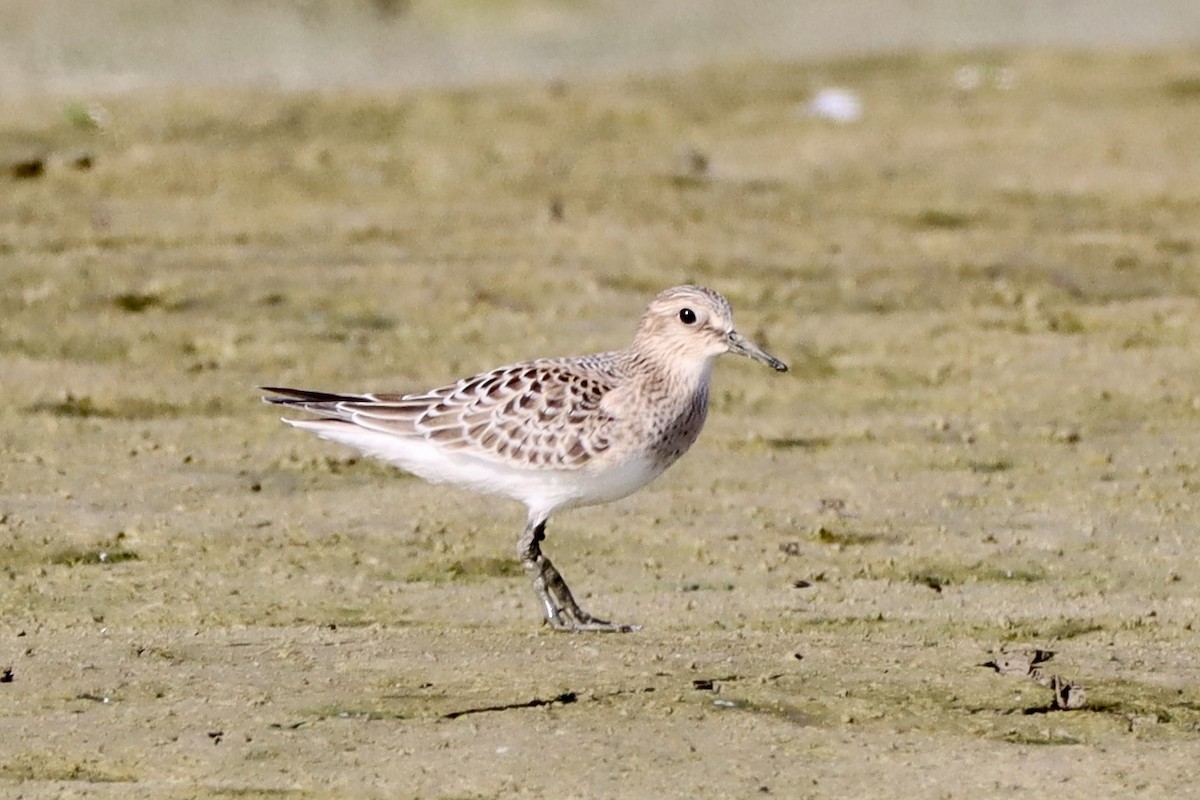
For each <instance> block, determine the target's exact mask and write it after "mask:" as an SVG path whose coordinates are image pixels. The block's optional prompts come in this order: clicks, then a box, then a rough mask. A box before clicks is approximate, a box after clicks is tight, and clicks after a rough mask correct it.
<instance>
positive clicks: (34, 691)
mask: <svg viewBox="0 0 1200 800" xmlns="http://www.w3.org/2000/svg"><path fill="white" fill-rule="evenodd" d="M972 64H974V65H978V66H979V67H980V69H979V71H978V72H977V73H974V74H975V75H977V76H978V77H979V78H980V83H979V85H978V86H977V87H975V88H961V87H958V88H956V75H957V76H958V78H959V79H960V80H961V79H962V78H963V75H962V74H960V73H959V70H960V68H961V67H963V66H964V65H968V66H969V65H972ZM968 77H969V76H968ZM826 84H831V85H841V86H847V87H850V88H853V89H854V90H856V91H857V92H859V94H860V96H861V98H862V100H863V103H864V107H865V110H866V113H865V117H864V119H863V120H862V121H861V122H860V123H858V124H856V125H846V126H839V125H834V124H831V123H827V122H823V121H821V120H818V119H813V118H812V117H810V116H807V115H806V114H805V113H804V112H803V106H804V103H805V102H806V100H807V98H808V97H809V96H810V95H811V92H812V91H813V90H814V89H815V88H818V87H819V86H822V85H826ZM964 85H965V84H964ZM102 103H103V107H102V108H89V107H83V106H69V107H67V108H65V109H64V107H63V105H64V104H63V103H62V102H57V101H52V100H49V99H45V100H40V101H29V102H24V103H22V104H20V105H17V104H15V103H12V102H10V103H9V104H7V105H3V106H0V164H3V165H4V171H3V173H2V174H0V197H2V199H0V274H2V275H3V277H4V280H3V282H2V284H0V383H2V385H3V395H4V403H3V406H2V408H0V453H2V455H0V565H2V566H3V570H0V669H4V668H8V669H9V671H8V672H7V674H6V675H5V676H4V681H3V682H0V731H2V732H3V733H2V734H0V737H2V741H3V746H2V747H0V793H3V794H5V795H6V796H14V797H15V796H20V797H25V798H35V797H61V796H88V797H123V798H124V797H154V798H172V797H180V798H183V797H235V796H236V797H277V796H295V797H405V796H413V797H444V798H456V797H482V798H488V797H512V796H528V797H747V796H751V795H759V794H762V795H764V796H781V797H814V798H818V797H820V798H824V797H867V796H881V795H886V796H889V797H895V798H917V797H920V798H928V797H965V796H971V797H998V796H1012V795H1014V794H1015V793H1020V794H1021V796H1023V797H1041V796H1054V797H1105V796H1108V797H1118V796H1120V797H1130V796H1138V797H1186V796H1189V795H1190V796H1195V792H1196V789H1195V782H1194V779H1195V764H1196V763H1200V739H1198V738H1197V729H1198V727H1200V689H1198V688H1197V687H1198V686H1200V662H1198V661H1197V659H1196V653H1197V649H1198V646H1200V634H1198V633H1197V632H1196V630H1195V627H1196V623H1197V614H1198V608H1200V603H1198V600H1200V569H1198V567H1200V564H1198V563H1197V562H1198V556H1197V553H1198V552H1200V550H1198V548H1197V542H1196V536H1197V529H1198V527H1200V526H1198V524H1197V523H1198V522H1200V512H1198V510H1197V497H1198V490H1200V456H1198V455H1197V454H1198V453H1200V434H1198V433H1197V423H1198V422H1200V353H1198V352H1197V348H1196V347H1195V345H1194V342H1195V340H1196V338H1197V335H1198V334H1200V292H1198V290H1200V261H1198V259H1200V190H1198V188H1197V187H1200V137H1197V136H1196V131H1197V130H1200V57H1197V56H1196V55H1195V54H1187V53H1184V54H1176V55H1122V56H1096V55H1079V54H1068V53H1048V52H1015V53H996V54H990V55H988V56H960V57H949V56H947V57H938V58H932V57H930V58H918V57H895V58H883V59H869V60H857V61H845V62H836V63H828V64H820V65H811V64H809V65H791V66H770V65H751V66H745V67H740V68H722V69H710V70H706V71H701V72H696V73H692V74H688V75H684V76H678V77H664V78H655V79H640V80H639V79H627V80H619V81H618V80H612V81H595V82H590V83H578V84H563V83H558V84H554V85H540V84H538V85H526V86H510V87H501V88H488V89H480V90H461V91H453V92H444V91H421V92H412V93H405V94H383V93H378V94H368V93H358V94H355V93H340V94H334V93H321V94H262V93H255V94H250V93H244V92H228V93H226V92H221V93H217V92H213V93H206V92H162V93H137V94H131V95H124V96H119V97H113V98H110V99H106V100H104V101H102ZM33 162H40V164H41V170H40V171H37V170H33V172H35V173H37V174H30V172H31V170H30V169H29V168H28V165H29V164H30V163H33ZM684 281H694V282H700V283H704V284H708V285H711V286H713V287H714V288H717V289H719V290H720V291H722V292H724V293H725V294H726V295H727V296H728V297H729V298H730V300H731V301H732V302H733V305H734V308H735V310H736V312H737V315H738V321H739V323H740V327H741V328H742V329H743V331H744V332H746V333H747V334H748V335H750V336H751V337H752V338H755V339H756V340H758V341H760V342H761V343H762V344H764V346H766V347H768V349H770V350H772V352H775V353H777V354H779V355H780V356H781V357H783V358H785V359H786V360H788V361H789V362H790V363H791V364H792V366H793V371H792V372H791V373H789V374H787V375H782V376H778V375H774V374H773V373H771V372H770V371H769V370H766V369H763V368H762V367H761V366H760V365H756V364H752V363H750V362H747V361H743V360H735V359H726V360H725V361H723V362H722V363H720V364H719V365H718V370H717V375H716V379H715V380H716V384H715V389H714V405H713V408H712V411H711V413H710V419H709V424H708V427H707V429H706V430H705V433H704V435H703V436H702V437H701V439H700V441H699V443H698V444H697V445H696V447H695V448H694V450H693V451H692V452H691V453H689V454H688V456H687V457H686V458H685V459H684V460H683V461H681V462H680V463H679V464H678V465H677V466H676V467H674V468H673V469H672V470H671V471H670V472H668V473H667V474H666V475H665V476H664V477H663V478H661V479H660V480H659V481H658V482H656V483H654V484H652V485H651V486H649V487H647V488H646V489H644V490H643V491H641V492H640V493H638V494H636V495H635V496H633V497H631V498H628V499H626V500H624V501H621V502H619V503H615V504H612V505H609V506H605V507H600V508H592V509H583V510H579V511H575V512H571V513H564V514H562V515H559V516H558V517H557V518H556V519H555V520H553V522H552V524H551V527H550V529H549V538H548V542H547V552H548V553H549V554H551V555H552V557H553V558H554V559H555V561H556V562H557V563H558V564H559V566H560V567H561V568H562V569H563V571H564V573H565V574H566V575H567V576H568V578H570V579H571V582H572V584H573V586H575V587H576V588H577V589H578V590H579V591H580V592H581V594H582V595H583V596H584V599H585V600H586V605H588V606H589V607H590V608H592V609H594V610H595V611H596V612H598V613H601V614H611V615H612V616H613V617H615V618H618V619H620V620H621V621H630V622H641V623H643V624H644V625H645V629H644V630H643V631H642V632H640V633H637V634H633V635H578V636H576V635H561V634H554V633H551V632H549V631H548V630H546V629H545V628H543V627H541V626H540V625H539V612H538V608H537V606H536V603H535V599H534V596H533V593H532V591H531V590H530V588H529V586H528V585H527V582H526V579H525V578H524V576H523V575H521V574H520V570H519V569H518V568H517V566H516V564H515V563H514V561H513V559H512V556H513V554H514V545H515V541H516V538H517V535H518V533H519V531H520V527H521V523H522V512H521V509H519V508H518V507H516V506H515V505H510V504H508V503H500V502H496V501H493V500H490V499H487V498H480V497H475V496H472V495H466V494H461V493H458V492H455V491H454V490H451V489H448V488H445V487H430V486H427V485H425V484H423V483H421V482H419V481H417V480H414V479H411V478H406V477H404V476H402V475H400V474H399V473H396V472H394V471H391V470H389V469H386V468H384V467H381V466H377V465H374V464H371V463H368V462H365V461H360V460H357V459H356V458H354V456H353V454H352V453H350V452H348V451H345V450H342V449H338V448H336V447H334V446H330V445H326V444H323V443H321V442H318V441H316V440H313V439H311V438H309V437H306V436H304V435H302V434H301V433H299V432H297V431H292V430H288V429H286V428H284V426H282V425H280V424H279V423H278V422H277V421H276V419H277V414H275V413H274V412H273V410H272V409H269V408H267V407H264V406H262V405H260V404H259V402H258V397H257V391H256V389H255V387H256V386H258V385H260V384H284V385H302V386H311V387H313V388H331V389H363V390H370V389H392V390H395V389H413V388H424V387H426V386H431V385H438V384H441V383H443V382H445V381H447V380H448V379H451V378H456V377H459V376H460V375H463V374H468V373H470V372H472V371H475V370H479V369H483V368H487V367H492V366H495V365H498V364H501V363H505V362H507V361H512V360H517V359H520V358H525V357H530V356H537V355H559V354H568V353H577V352H586V351H590V350H601V349H607V348H612V347H618V346H622V345H623V344H624V343H625V342H626V341H627V340H628V338H629V336H630V334H631V333H632V330H633V327H634V325H635V323H636V319H637V317H638V315H639V314H640V311H641V308H642V306H643V304H644V302H645V301H646V299H647V298H648V297H649V296H650V295H652V294H653V293H654V292H656V291H657V290H659V289H661V288H663V287H665V286H669V285H672V284H676V283H680V282H684ZM1001 647H1005V648H1009V649H1020V648H1030V647H1033V648H1043V649H1049V650H1053V651H1056V653H1057V655H1056V657H1055V659H1054V660H1053V662H1051V664H1050V665H1048V666H1052V667H1053V671H1054V672H1055V674H1059V675H1061V676H1063V677H1064V678H1066V679H1068V680H1069V681H1071V682H1073V683H1074V684H1076V685H1077V686H1079V687H1082V689H1083V690H1084V691H1085V692H1086V700H1085V704H1084V706H1083V707H1082V708H1079V709H1075V710H1070V711H1053V710H1050V705H1051V699H1052V694H1051V692H1050V690H1049V689H1047V688H1046V687H1045V686H1043V685H1040V684H1038V683H1036V682H1034V681H1030V680H1024V679H1020V678H1014V677H1010V676H1005V675H998V674H996V673H995V672H993V671H991V670H988V669H984V668H981V667H979V666H978V665H979V664H981V663H984V662H986V661H988V660H991V659H992V658H993V657H994V651H995V650H997V649H998V648H1001Z"/></svg>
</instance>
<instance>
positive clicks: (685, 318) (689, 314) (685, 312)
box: [679, 308, 696, 325]
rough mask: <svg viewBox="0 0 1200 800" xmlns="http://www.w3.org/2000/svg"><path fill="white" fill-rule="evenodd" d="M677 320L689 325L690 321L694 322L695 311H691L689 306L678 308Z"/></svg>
mask: <svg viewBox="0 0 1200 800" xmlns="http://www.w3.org/2000/svg"><path fill="white" fill-rule="evenodd" d="M679 321H680V322H682V323H683V324H684V325H691V324H692V323H694V322H695V321H696V312H695V311H692V310H691V309H690V308H683V309H680V310H679Z"/></svg>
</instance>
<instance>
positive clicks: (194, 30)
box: [0, 0, 1200, 95]
mask: <svg viewBox="0 0 1200 800" xmlns="http://www.w3.org/2000/svg"><path fill="white" fill-rule="evenodd" d="M1196 42H1200V3H1197V2H1194V0H1147V1H1146V2H1129V1H1128V0H1052V1H1048V0H1042V1H1041V2H1039V0H858V1H857V2H845V0H805V1H804V2H792V1H791V0H750V1H749V2H737V3H731V2H726V0H595V1H594V2H583V1H582V0H294V2H278V1H277V0H276V1H273V0H210V1H209V2H202V3H195V2H181V0H108V2H102V3H97V2H93V1H92V0H4V3H3V15H2V18H0V92H2V93H5V94H9V95H13V94H22V93H40V92H54V93H79V92H102V93H109V92H117V91H123V90H130V89H137V88H145V87H155V86H174V85H193V86H195V85H201V86H258V87H263V88H271V87H278V88H284V89H313V88H330V87H339V86H357V87H398V86H413V85H454V84H471V83H477V82H494V81H509V80H521V79H529V78H547V79H554V78H568V77H579V76H583V75H598V74H613V73H626V72H659V71H664V70H675V69H681V68H688V67H694V66H698V65H702V64H708V63H713V62H727V61H739V60H759V59H763V58H766V59H786V60H797V59H799V60H803V59H815V58H823V57H830V56H843V55H861V54H870V53H885V52H895V51H904V50H914V49H918V50H965V49H978V48H997V47H1010V46H1054V47H1080V48H1092V47H1104V48H1114V47H1116V48H1123V49H1144V48H1147V47H1158V46H1185V45H1189V44H1194V43H1196Z"/></svg>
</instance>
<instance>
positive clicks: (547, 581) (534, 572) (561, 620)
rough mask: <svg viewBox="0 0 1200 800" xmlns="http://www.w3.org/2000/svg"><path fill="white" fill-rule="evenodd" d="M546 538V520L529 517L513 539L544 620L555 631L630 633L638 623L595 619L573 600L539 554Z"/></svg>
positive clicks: (553, 569)
mask: <svg viewBox="0 0 1200 800" xmlns="http://www.w3.org/2000/svg"><path fill="white" fill-rule="evenodd" d="M545 538H546V520H545V519H532V518H531V519H530V520H529V523H528V524H527V525H526V526H525V533H524V534H522V536H521V540H520V541H519V542H517V554H518V555H519V556H520V559H521V566H522V567H524V568H525V574H526V575H528V576H529V577H530V578H532V579H533V590H534V591H535V592H537V596H538V600H540V601H542V608H543V609H544V610H545V612H546V622H548V623H549V624H550V627H552V628H554V629H555V630H559V631H610V632H616V633H630V632H632V631H636V630H638V629H640V627H641V626H640V625H617V624H614V623H612V622H608V621H606V620H602V619H597V618H596V617H593V616H592V615H591V614H589V613H587V612H586V611H584V610H583V609H582V608H580V607H579V604H578V603H576V602H575V597H574V596H573V595H572V594H571V590H570V589H569V588H568V587H567V582H566V581H565V580H563V576H562V574H560V573H559V571H558V570H557V569H556V568H555V567H554V565H553V564H551V563H550V559H548V558H546V556H544V555H542V540H543V539H545Z"/></svg>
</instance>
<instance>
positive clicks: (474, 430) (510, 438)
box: [264, 359, 616, 469]
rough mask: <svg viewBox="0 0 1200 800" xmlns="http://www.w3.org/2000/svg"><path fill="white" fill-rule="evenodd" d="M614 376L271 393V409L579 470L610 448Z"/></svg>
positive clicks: (542, 369)
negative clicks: (406, 390) (403, 390)
mask: <svg viewBox="0 0 1200 800" xmlns="http://www.w3.org/2000/svg"><path fill="white" fill-rule="evenodd" d="M614 386H615V381H614V377H613V375H612V374H611V372H609V371H607V370H605V369H602V368H599V367H598V365H595V364H593V365H591V366H590V367H588V366H582V365H581V364H580V362H578V361H566V360H561V359H560V360H545V361H531V362H525V363H522V364H514V365H512V366H508V367H501V368H499V369H495V370H492V371H491V372H485V373H482V374H479V375H475V376H474V377H471V378H465V379H463V380H461V381H459V382H458V383H456V384H453V385H451V386H444V387H442V388H440V389H433V390H431V391H428V392H423V393H420V394H409V395H388V394H362V395H342V394H327V393H322V392H308V391H304V390H297V389H281V388H271V389H268V390H267V391H271V392H275V393H276V394H277V395H280V396H279V397H270V398H264V399H265V400H267V401H268V402H271V403H277V404H280V405H286V406H289V407H293V408H299V409H302V410H304V411H308V412H311V413H314V414H317V415H320V416H321V417H324V418H325V419H334V420H341V421H344V422H348V423H352V424H354V425H358V426H360V427H363V428H367V429H369V430H373V431H378V432H380V433H385V434H389V435H392V436H400V437H409V436H419V437H423V438H425V439H427V440H428V441H430V442H433V443H436V444H437V445H438V446H440V447H444V448H446V449H447V450H452V451H459V452H467V453H470V454H471V455H475V456H478V457H481V458H486V459H489V460H494V461H498V462H501V463H506V464H510V465H513V466H520V467H524V468H530V467H532V468H540V469H577V468H579V467H582V466H584V465H585V464H587V463H588V462H589V461H590V460H592V459H593V458H595V457H596V456H598V455H600V454H601V453H603V452H605V451H606V450H608V449H609V447H611V446H612V440H611V433H612V427H613V424H614V422H615V421H616V418H615V416H614V415H613V414H612V413H611V412H610V411H609V410H608V409H606V408H602V407H601V401H602V400H603V399H604V396H605V395H606V394H608V393H609V392H610V391H612V390H613V388H614Z"/></svg>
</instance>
